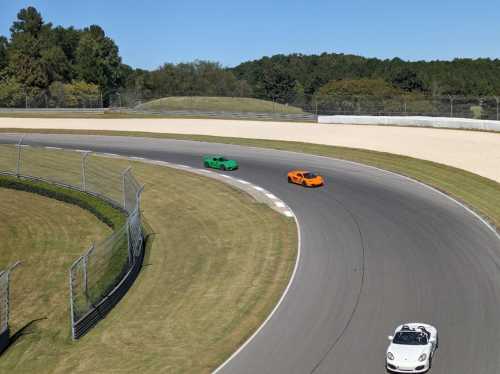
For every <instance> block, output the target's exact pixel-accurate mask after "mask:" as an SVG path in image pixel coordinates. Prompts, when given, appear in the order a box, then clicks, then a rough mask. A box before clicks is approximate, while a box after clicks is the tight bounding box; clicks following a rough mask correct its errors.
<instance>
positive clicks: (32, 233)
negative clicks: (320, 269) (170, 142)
mask: <svg viewBox="0 0 500 374" xmlns="http://www.w3.org/2000/svg"><path fill="white" fill-rule="evenodd" d="M105 162H106V163H118V164H120V165H119V167H120V168H121V167H125V166H126V165H128V164H129V163H128V162H127V161H123V160H110V159H106V160H105ZM117 167H118V166H117ZM133 168H134V174H135V175H136V176H137V178H138V179H139V180H141V181H145V182H146V188H145V192H144V194H143V200H142V209H143V211H144V216H145V217H146V219H147V221H148V223H149V224H150V226H151V228H150V229H151V230H152V231H153V235H152V240H150V241H148V247H147V250H146V258H145V261H144V267H143V269H142V272H141V273H140V275H139V277H138V279H137V280H136V282H135V283H134V285H133V286H132V288H131V290H130V291H129V292H128V294H127V295H126V296H125V298H124V299H123V300H122V301H121V302H120V303H119V304H118V305H117V307H115V309H114V310H113V311H112V312H111V313H110V314H109V315H108V316H107V317H106V319H105V320H103V321H101V322H100V323H99V325H98V326H97V327H96V328H94V329H93V330H92V331H91V332H90V333H89V334H87V335H86V336H84V337H83V338H82V339H81V340H80V341H78V342H76V343H74V342H72V341H71V339H70V333H69V323H68V315H69V312H68V289H67V288H68V286H67V274H68V273H67V269H68V267H69V265H70V264H71V262H72V261H73V260H74V259H75V258H76V257H78V256H79V255H80V254H81V253H82V252H83V251H84V249H86V247H87V245H88V244H89V243H90V242H91V241H92V240H94V239H96V238H97V239H98V238H103V237H105V236H106V235H109V227H108V226H107V225H103V224H100V223H99V221H97V220H96V219H95V217H93V216H92V215H91V214H89V212H86V211H84V210H82V209H79V208H77V207H75V206H70V205H68V204H64V203H62V202H57V201H54V200H51V199H47V198H46V197H42V196H37V195H34V194H28V193H26V192H22V191H13V190H9V189H4V188H0V209H1V211H2V212H8V214H7V215H5V214H3V218H4V219H3V220H2V225H0V240H1V241H2V252H1V253H2V256H1V257H0V266H5V265H7V264H8V263H10V262H13V261H14V260H17V259H20V260H24V264H23V266H22V267H20V268H18V269H16V270H15V272H14V279H13V283H12V292H13V296H14V298H13V310H12V327H13V329H12V330H13V331H12V333H14V334H15V333H16V332H19V331H20V329H21V328H22V327H23V326H26V327H25V329H24V330H22V331H20V332H19V334H18V335H19V338H18V339H17V340H15V342H14V344H13V345H12V346H11V347H10V348H9V349H8V350H7V351H6V352H5V353H4V354H3V355H2V356H1V358H0V372H6V373H7V372H8V373H27V372H34V373H69V372H71V373H88V372H98V373H108V372H120V373H135V372H140V373H170V372H172V373H208V372H210V371H212V370H213V369H214V368H215V367H216V366H218V365H219V364H220V363H222V361H224V360H225V359H226V358H227V357H228V356H229V355H230V354H231V353H232V352H233V351H234V350H235V349H236V348H237V347H238V346H239V345H241V344H242V343H243V342H244V341H245V340H246V339H247V338H248V337H249V336H250V335H251V334H252V332H253V331H255V329H256V328H257V327H258V326H259V325H260V324H261V323H262V321H263V320H264V319H265V318H266V316H267V315H268V314H269V312H270V311H271V310H272V308H273V307H274V305H275V304H276V302H277V301H278V299H279V297H280V296H281V294H282V292H283V290H284V288H285V287H286V284H287V283H288V280H289V278H290V275H291V272H292V270H293V266H294V264H295V259H296V250H297V234H296V226H295V223H294V222H293V220H291V219H287V218H285V217H283V216H282V215H280V214H278V213H276V212H275V211H273V210H271V209H269V208H268V207H267V206H264V205H262V204H259V203H256V202H255V201H254V200H253V199H251V198H250V197H249V196H248V195H246V194H244V193H242V192H240V191H238V190H235V189H234V188H232V187H230V186H228V185H225V184H223V183H221V182H218V181H213V180H210V179H207V178H205V177H202V176H198V175H194V174H190V173H187V172H183V171H178V170H172V169H168V168H161V167H158V166H152V165H144V164H140V163H133ZM186 186H189V188H186Z"/></svg>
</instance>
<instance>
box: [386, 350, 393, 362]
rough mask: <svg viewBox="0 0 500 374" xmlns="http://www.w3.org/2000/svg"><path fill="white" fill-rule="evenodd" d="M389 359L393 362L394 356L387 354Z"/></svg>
mask: <svg viewBox="0 0 500 374" xmlns="http://www.w3.org/2000/svg"><path fill="white" fill-rule="evenodd" d="M387 358H388V359H389V360H391V361H392V360H394V355H393V354H392V353H391V352H387Z"/></svg>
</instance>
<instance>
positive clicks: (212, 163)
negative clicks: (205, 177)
mask: <svg viewBox="0 0 500 374" xmlns="http://www.w3.org/2000/svg"><path fill="white" fill-rule="evenodd" d="M203 166H205V167H206V168H212V169H220V170H236V169H238V163H237V162H236V161H235V160H228V159H227V158H224V157H223V156H205V157H203Z"/></svg>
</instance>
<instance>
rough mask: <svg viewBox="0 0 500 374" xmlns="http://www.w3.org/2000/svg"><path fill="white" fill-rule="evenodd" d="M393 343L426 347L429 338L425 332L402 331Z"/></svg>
mask: <svg viewBox="0 0 500 374" xmlns="http://www.w3.org/2000/svg"><path fill="white" fill-rule="evenodd" d="M392 342H393V343H394V344H404V345H426V344H427V336H426V335H425V334H424V333H423V332H417V331H400V332H398V333H397V334H396V336H395V337H394V339H393V340H392Z"/></svg>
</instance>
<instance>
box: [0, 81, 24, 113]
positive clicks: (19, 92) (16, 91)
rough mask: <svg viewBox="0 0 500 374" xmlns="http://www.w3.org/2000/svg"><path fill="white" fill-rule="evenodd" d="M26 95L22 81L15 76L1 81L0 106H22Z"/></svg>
mask: <svg viewBox="0 0 500 374" xmlns="http://www.w3.org/2000/svg"><path fill="white" fill-rule="evenodd" d="M24 99H25V96H24V94H23V89H22V85H21V83H19V82H17V81H16V80H15V79H14V78H8V79H6V80H3V81H0V106H1V107H20V106H23V104H24Z"/></svg>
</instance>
